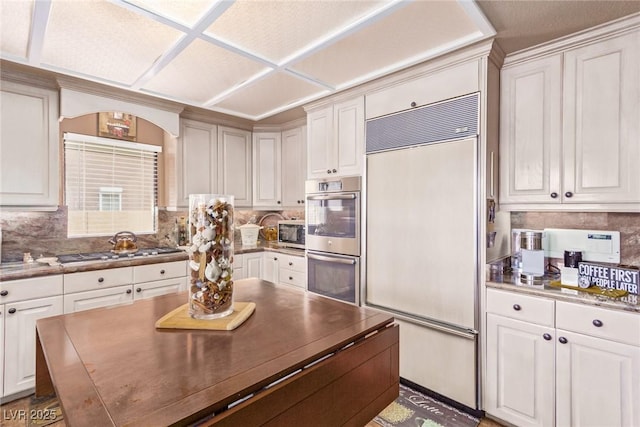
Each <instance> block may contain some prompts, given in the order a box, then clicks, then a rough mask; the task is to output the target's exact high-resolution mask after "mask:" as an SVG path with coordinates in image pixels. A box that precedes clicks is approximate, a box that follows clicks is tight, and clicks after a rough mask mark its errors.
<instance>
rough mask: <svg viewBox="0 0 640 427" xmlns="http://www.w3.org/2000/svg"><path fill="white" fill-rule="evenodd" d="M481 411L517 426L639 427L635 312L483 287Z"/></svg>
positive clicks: (639, 339) (639, 321) (639, 325)
mask: <svg viewBox="0 0 640 427" xmlns="http://www.w3.org/2000/svg"><path fill="white" fill-rule="evenodd" d="M486 339H487V353H486V360H487V371H486V374H487V375H486V384H485V408H484V409H485V411H486V412H487V413H488V414H490V415H492V416H495V417H497V418H499V419H501V420H504V421H507V422H509V423H511V424H514V425H518V426H584V425H591V426H596V425H597V426H600V425H602V426H604V425H606V426H629V427H631V426H638V425H640V406H639V405H638V404H637V402H640V316H638V315H637V314H636V313H626V312H621V311H616V310H609V309H603V308H599V307H594V306H589V305H583V304H574V303H568V302H564V301H554V300H551V299H547V298H542V297H534V296H529V295H522V294H518V293H515V292H513V293H512V292H505V291H499V290H495V289H488V290H487V335H486Z"/></svg>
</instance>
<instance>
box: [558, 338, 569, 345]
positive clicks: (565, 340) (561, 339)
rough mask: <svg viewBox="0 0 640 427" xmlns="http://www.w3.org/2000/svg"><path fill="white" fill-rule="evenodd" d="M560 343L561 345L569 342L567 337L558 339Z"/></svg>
mask: <svg viewBox="0 0 640 427" xmlns="http://www.w3.org/2000/svg"><path fill="white" fill-rule="evenodd" d="M558 341H560V343H561V344H566V343H568V342H569V341H568V340H567V339H566V338H565V337H560V338H558Z"/></svg>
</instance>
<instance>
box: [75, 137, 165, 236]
mask: <svg viewBox="0 0 640 427" xmlns="http://www.w3.org/2000/svg"><path fill="white" fill-rule="evenodd" d="M161 150H162V148H161V147H158V146H155V145H148V144H139V143H135V142H128V141H120V140H116V139H109V138H99V137H95V136H88V135H79V134H73V133H65V134H64V166H65V167H64V170H65V201H66V205H67V209H68V213H67V214H68V230H67V234H68V236H69V237H80V236H99V235H113V234H115V233H117V232H118V231H124V230H126V231H132V232H134V233H154V232H155V231H156V225H157V211H158V209H157V207H158V153H159V152H160V151H161Z"/></svg>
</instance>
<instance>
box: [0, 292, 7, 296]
mask: <svg viewBox="0 0 640 427" xmlns="http://www.w3.org/2000/svg"><path fill="white" fill-rule="evenodd" d="M7 295H9V291H2V292H0V297H6V296H7Z"/></svg>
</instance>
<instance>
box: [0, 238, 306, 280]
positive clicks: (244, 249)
mask: <svg viewBox="0 0 640 427" xmlns="http://www.w3.org/2000/svg"><path fill="white" fill-rule="evenodd" d="M264 251H273V252H280V253H286V254H290V255H297V256H304V249H294V248H287V247H282V246H279V245H278V244H277V242H258V244H257V245H256V246H242V244H238V243H236V244H235V245H234V253H236V254H245V253H254V252H264ZM188 259H189V255H188V254H187V253H186V252H176V253H170V254H159V255H153V256H148V257H137V258H121V259H117V260H97V261H83V262H72V263H67V264H60V265H55V266H51V265H48V264H40V263H38V262H33V263H22V262H11V263H2V264H0V282H3V281H8V280H18V279H29V278H32V277H41V276H49V275H54V274H66V273H77V272H81V271H95V270H104V269H108V268H119V267H129V266H136V265H147V264H157V263H161V262H173V261H186V260H188Z"/></svg>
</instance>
